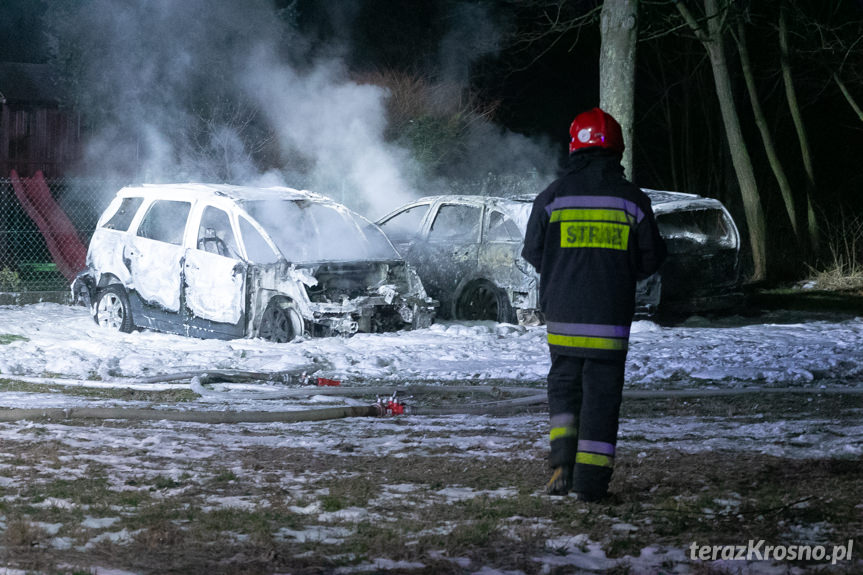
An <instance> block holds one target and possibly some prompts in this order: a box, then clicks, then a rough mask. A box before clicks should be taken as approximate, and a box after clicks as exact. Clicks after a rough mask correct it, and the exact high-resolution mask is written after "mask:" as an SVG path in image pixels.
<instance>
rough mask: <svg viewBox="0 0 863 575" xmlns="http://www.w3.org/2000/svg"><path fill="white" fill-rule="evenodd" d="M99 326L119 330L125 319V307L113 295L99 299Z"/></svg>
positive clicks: (117, 297) (116, 296) (109, 294)
mask: <svg viewBox="0 0 863 575" xmlns="http://www.w3.org/2000/svg"><path fill="white" fill-rule="evenodd" d="M97 313H98V318H99V325H100V326H102V327H105V328H109V329H115V330H120V329H121V328H122V327H123V321H124V320H125V319H126V306H125V305H123V301H122V300H121V299H120V296H118V295H117V294H115V293H107V294H105V295H103V296H102V298H101V299H99V306H98V307H97Z"/></svg>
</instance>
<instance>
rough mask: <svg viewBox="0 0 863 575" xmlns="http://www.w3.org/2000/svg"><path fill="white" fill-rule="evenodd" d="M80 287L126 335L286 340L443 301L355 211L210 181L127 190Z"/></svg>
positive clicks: (367, 328)
mask: <svg viewBox="0 0 863 575" xmlns="http://www.w3.org/2000/svg"><path fill="white" fill-rule="evenodd" d="M72 291H73V295H74V296H75V297H76V299H77V300H78V301H80V302H82V303H84V304H86V305H88V306H89V307H90V310H91V313H92V316H93V319H94V320H95V321H96V322H97V323H98V324H100V325H102V326H105V327H109V328H113V329H117V330H120V331H124V332H129V331H132V330H133V329H135V328H147V329H153V330H157V331H165V332H170V333H179V334H182V335H189V336H195V337H204V338H222V339H232V338H238V337H262V338H265V339H268V340H271V341H276V342H285V341H290V340H292V339H294V338H295V337H297V336H300V335H311V336H327V335H351V334H353V333H356V332H358V331H360V332H380V331H392V330H397V329H411V328H419V327H427V326H428V325H430V324H431V321H432V318H433V316H434V311H435V307H436V305H437V302H435V301H434V300H433V299H431V298H430V297H428V296H427V295H426V292H425V290H424V288H423V285H422V283H421V281H420V279H419V277H418V276H417V274H416V273H415V272H414V270H413V269H412V268H411V266H410V265H409V264H407V263H406V262H405V260H404V259H402V258H401V256H399V254H398V253H397V252H396V250H395V249H394V248H393V246H392V244H391V243H390V242H389V240H388V239H387V238H386V236H385V235H384V234H383V233H382V232H381V230H380V229H379V228H378V227H377V226H375V225H374V224H373V223H371V222H369V221H368V220H366V219H365V218H363V217H362V216H360V215H358V214H356V213H354V212H352V211H350V210H349V209H348V208H346V207H345V206H343V205H341V204H338V203H336V202H333V201H332V200H329V199H328V198H326V197H324V196H321V195H319V194H314V193H311V192H307V191H298V190H294V189H291V188H284V187H279V188H252V187H241V186H229V185H211V184H175V185H144V186H135V187H127V188H123V189H122V190H120V191H119V192H118V193H117V195H116V197H115V198H114V200H113V201H112V202H111V204H110V205H109V206H108V208H107V209H106V210H105V212H104V213H103V214H102V216H101V218H100V219H99V222H98V223H97V228H96V231H95V232H94V234H93V238H92V239H91V241H90V246H89V249H88V251H87V269H86V270H85V271H83V272H82V273H81V274H79V276H78V277H77V278H76V280H75V282H74V283H73V285H72Z"/></svg>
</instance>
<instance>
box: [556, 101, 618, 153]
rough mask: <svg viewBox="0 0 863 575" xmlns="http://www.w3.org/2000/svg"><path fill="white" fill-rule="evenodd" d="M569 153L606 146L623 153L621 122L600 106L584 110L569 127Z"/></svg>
mask: <svg viewBox="0 0 863 575" xmlns="http://www.w3.org/2000/svg"><path fill="white" fill-rule="evenodd" d="M569 135H570V140H569V153H570V154H571V153H573V152H576V151H578V150H583V149H585V148H605V149H607V150H613V151H615V152H617V153H618V154H623V148H624V146H623V132H622V131H621V130H620V124H618V123H617V120H615V119H614V118H612V117H611V115H610V114H608V113H606V112H603V111H602V110H600V109H599V108H594V109H592V110H588V111H587V112H582V113H581V114H579V115H578V116H576V117H575V120H573V121H572V125H571V126H570V127H569Z"/></svg>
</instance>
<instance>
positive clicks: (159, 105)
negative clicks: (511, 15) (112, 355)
mask: <svg viewBox="0 0 863 575" xmlns="http://www.w3.org/2000/svg"><path fill="white" fill-rule="evenodd" d="M359 4H361V2H359V1H358V0H356V1H351V2H345V3H344V5H341V4H340V5H339V6H340V7H336V6H335V5H333V7H332V8H328V9H327V10H329V11H331V12H333V11H334V12H335V13H337V15H338V18H336V17H333V28H334V29H335V30H344V31H348V30H350V29H351V25H350V24H351V18H353V15H355V13H356V11H357V7H358V6H359ZM343 8H344V9H343ZM49 12H50V13H51V15H52V16H53V28H52V30H53V35H54V42H53V44H54V45H56V46H57V54H56V58H55V63H57V64H58V65H59V67H60V68H61V69H63V70H65V78H66V83H67V85H68V86H69V87H70V88H71V89H72V92H73V93H74V94H75V95H76V98H77V101H76V102H75V105H76V106H78V107H79V108H80V109H81V110H82V111H83V112H84V113H85V114H86V115H87V117H90V118H91V119H92V120H93V121H92V123H91V124H92V126H95V127H97V128H96V129H94V130H91V131H90V133H89V136H90V137H89V140H88V141H89V144H88V147H87V150H86V157H85V162H84V163H85V165H86V167H87V169H88V170H89V171H90V173H94V172H96V173H101V174H103V175H104V174H111V173H113V174H122V175H123V176H124V177H131V178H133V179H135V180H137V181H148V182H167V181H190V180H191V181H219V182H229V183H236V184H251V185H287V186H291V187H297V188H308V189H312V190H314V191H316V192H319V193H322V194H324V195H328V196H330V197H332V198H334V199H336V200H337V201H341V202H343V203H345V204H347V205H349V206H350V207H352V208H355V209H357V210H358V211H360V212H361V213H364V214H365V215H367V216H369V217H371V218H373V219H374V218H375V217H377V216H380V215H382V214H383V213H385V212H386V211H387V210H389V209H391V208H393V207H395V206H397V205H399V204H401V203H404V202H406V201H408V200H410V199H412V198H413V197H416V196H418V195H425V194H429V193H445V192H449V191H452V190H453V189H455V186H454V185H453V184H452V182H450V181H442V180H437V181H434V182H430V181H426V180H424V179H423V172H422V169H421V167H420V166H419V165H418V164H417V162H416V161H415V160H414V159H413V158H412V157H411V155H410V153H409V152H408V151H407V150H406V149H405V148H402V147H400V146H398V145H397V144H395V143H391V142H388V141H387V140H386V139H385V131H386V128H387V115H386V101H387V98H388V97H389V94H388V93H387V91H386V90H385V89H383V88H381V87H378V86H374V85H370V84H360V83H358V82H356V81H353V80H352V79H351V78H350V76H349V74H348V70H347V69H346V67H345V65H344V63H343V62H342V60H341V59H340V58H339V57H338V55H339V54H343V53H346V51H347V50H348V49H349V47H348V45H347V40H345V42H344V43H340V42H335V43H333V44H332V45H331V46H328V47H327V49H326V54H325V55H321V52H322V51H321V50H320V49H318V50H317V52H315V51H314V50H312V48H311V47H310V46H311V45H312V44H313V43H312V42H310V41H309V39H307V38H305V37H303V35H302V34H301V31H299V30H298V29H297V28H296V27H295V26H293V25H292V24H293V23H292V22H291V21H290V17H291V15H290V14H289V13H288V12H290V9H286V10H282V11H279V12H277V11H276V10H274V8H273V6H272V3H271V2H270V1H268V0H244V1H243V2H230V1H211V0H183V1H181V2H180V1H176V0H82V1H75V2H57V3H56V4H52V7H51V8H50V9H49ZM449 22H450V23H451V24H452V26H451V30H450V31H449V32H448V33H447V34H445V35H444V37H443V40H442V43H441V47H440V51H439V62H440V64H439V65H440V70H441V74H442V76H441V77H443V78H444V79H445V83H447V84H450V85H454V86H457V87H458V86H465V85H466V83H467V81H468V79H469V77H470V72H471V68H470V66H471V63H472V62H473V61H474V59H475V58H478V57H483V56H488V55H493V54H494V53H495V52H496V50H497V49H498V47H499V40H500V32H499V23H497V22H494V21H493V19H492V18H491V14H490V13H489V12H488V10H487V9H486V8H483V7H481V6H480V5H476V4H473V3H468V2H465V3H455V4H453V5H452V17H451V18H450V20H449ZM345 35H347V32H345ZM453 97H458V90H456V91H455V92H454V93H453ZM555 160H556V155H555V154H554V153H552V152H551V148H550V146H548V145H547V144H546V143H542V142H540V143H537V142H536V141H534V140H529V139H527V138H524V137H523V136H519V135H516V134H512V133H509V132H507V131H506V130H503V129H501V128H500V127H497V126H494V125H493V124H491V123H489V122H487V121H485V120H482V121H477V122H475V123H474V124H473V125H472V127H471V129H470V132H469V134H468V138H467V143H466V145H465V146H464V150H463V153H461V154H460V157H459V158H458V161H457V165H456V166H454V170H453V173H454V174H455V175H457V176H458V177H463V178H467V179H473V180H476V181H480V182H485V181H487V180H488V179H489V175H494V174H497V173H504V172H509V173H513V172H515V173H534V174H540V177H539V179H540V180H541V179H542V178H544V177H545V174H546V173H548V174H550V173H552V172H553V165H554V162H555ZM462 191H464V190H462ZM468 191H470V190H468ZM474 191H478V190H474ZM485 191H486V192H487V193H506V192H507V190H501V189H497V190H494V189H487V190H485Z"/></svg>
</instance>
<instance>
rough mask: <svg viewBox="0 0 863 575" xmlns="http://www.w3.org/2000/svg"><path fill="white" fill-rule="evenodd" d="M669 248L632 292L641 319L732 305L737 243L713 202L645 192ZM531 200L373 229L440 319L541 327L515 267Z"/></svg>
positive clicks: (404, 212)
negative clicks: (416, 278) (411, 271)
mask: <svg viewBox="0 0 863 575" xmlns="http://www.w3.org/2000/svg"><path fill="white" fill-rule="evenodd" d="M644 191H645V193H647V195H648V196H649V197H650V198H651V202H652V204H653V209H654V212H655V213H656V219H657V223H658V225H659V229H660V233H661V234H662V235H663V237H664V238H665V240H666V242H667V243H668V247H669V258H668V260H667V262H666V264H665V265H664V267H663V269H662V270H661V271H660V272H659V273H657V274H654V275H653V276H651V277H649V278H647V279H646V280H644V281H642V282H639V284H638V286H637V294H636V305H637V309H638V312H639V313H640V314H652V313H653V312H655V311H657V310H658V309H660V308H666V309H674V310H689V311H700V310H705V309H709V308H715V307H722V306H727V305H729V304H730V303H732V302H734V301H736V300H737V296H738V295H739V294H737V289H738V287H739V285H738V263H737V260H738V251H739V242H740V239H739V235H738V232H737V227H736V226H735V224H734V221H733V219H732V218H731V216H730V214H729V213H728V211H727V210H726V209H725V207H724V206H723V205H722V204H721V203H720V202H719V201H717V200H713V199H709V198H703V197H700V196H696V195H692V194H682V193H677V192H658V191H654V190H644ZM533 200H534V197H533V196H530V197H514V198H503V197H493V196H446V195H445V196H431V197H426V198H421V199H419V200H416V201H415V202H412V203H410V204H406V205H404V206H402V207H400V208H398V209H396V210H395V211H393V212H391V213H389V214H387V215H386V216H384V217H383V218H381V219H380V220H379V221H378V224H379V225H380V226H381V229H383V230H384V232H385V233H386V234H387V235H388V236H389V238H390V240H391V241H392V242H393V244H394V245H395V246H396V248H397V249H398V250H399V252H400V253H401V254H402V255H403V256H404V257H405V259H406V260H407V261H408V262H410V263H411V264H412V265H413V266H414V267H415V269H416V270H417V272H418V273H419V274H420V277H421V278H422V281H423V283H424V285H425V287H426V289H427V290H428V292H429V295H431V296H432V297H434V298H435V299H438V300H439V301H440V302H441V307H440V310H439V315H440V316H441V317H445V318H453V319H462V320H486V319H488V320H495V321H499V322H508V323H516V322H518V323H523V324H531V323H539V322H541V321H542V317H541V314H540V313H539V309H538V308H539V295H538V291H539V290H538V286H539V277H538V276H537V274H536V272H535V271H534V269H533V268H532V267H531V266H530V265H529V264H528V263H527V262H526V261H525V260H524V259H523V258H522V257H521V249H522V246H523V244H524V234H525V230H526V228H527V220H528V217H529V215H530V210H531V207H532V203H533Z"/></svg>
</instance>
